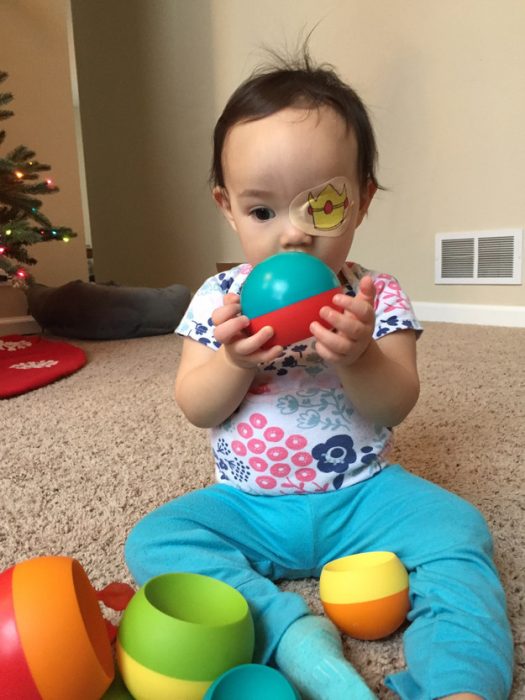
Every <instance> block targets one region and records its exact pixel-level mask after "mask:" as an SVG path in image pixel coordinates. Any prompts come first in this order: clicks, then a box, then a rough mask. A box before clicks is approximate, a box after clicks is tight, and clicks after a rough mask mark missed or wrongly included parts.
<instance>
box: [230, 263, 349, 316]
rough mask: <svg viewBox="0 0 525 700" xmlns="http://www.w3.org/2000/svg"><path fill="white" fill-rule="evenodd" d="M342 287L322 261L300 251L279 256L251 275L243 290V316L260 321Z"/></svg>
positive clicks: (262, 264)
mask: <svg viewBox="0 0 525 700" xmlns="http://www.w3.org/2000/svg"><path fill="white" fill-rule="evenodd" d="M338 286H339V280H338V279H337V275H336V274H335V273H334V271H333V270H332V269H331V268H329V267H328V265H326V264H325V263H324V262H323V261H322V260H319V258H314V257H313V255H309V254H308V253H299V252H296V251H293V252H289V253H277V255H272V256H271V257H270V258H267V259H266V260H263V261H262V262H261V263H259V264H258V265H256V266H255V267H254V268H253V270H252V271H251V272H250V274H249V275H248V277H247V278H246V281H245V283H244V285H243V287H242V290H241V309H242V313H243V314H245V315H246V316H248V318H257V317H258V316H262V315H264V314H267V313H271V312H272V311H275V310H277V309H281V308H283V307H285V306H290V305H291V304H296V303H297V302H300V301H303V300H304V299H308V298H309V297H312V296H315V295H317V294H321V293H322V292H327V291H329V290H331V289H334V287H338Z"/></svg>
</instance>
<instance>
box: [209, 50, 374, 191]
mask: <svg viewBox="0 0 525 700" xmlns="http://www.w3.org/2000/svg"><path fill="white" fill-rule="evenodd" d="M275 58H276V61H277V62H276V64H275V65H272V66H269V67H264V68H262V69H258V70H256V71H255V72H254V73H253V74H252V75H251V76H250V77H249V78H248V79H247V80H245V81H244V82H243V83H242V84H241V85H240V86H239V87H238V88H237V89H236V90H235V92H234V93H233V94H232V96H231V97H230V99H229V100H228V102H227V104H226V106H225V108H224V111H223V113H222V114H221V116H220V117H219V119H218V121H217V124H216V125H215V131H214V134H213V161H212V167H211V173H210V182H211V184H212V186H218V187H224V184H225V183H224V172H223V168H222V151H223V148H224V141H225V139H226V135H227V133H228V131H229V130H230V129H231V128H232V127H233V126H234V125H235V124H238V123H241V122H250V121H256V120H258V119H262V118H263V117H267V116H269V115H271V114H275V113H276V112H278V111H280V110H282V109H285V108H286V107H294V106H300V107H306V108H314V109H316V108H317V109H318V108H319V107H322V106H328V107H332V109H334V110H335V111H336V112H337V113H338V114H340V115H341V117H342V118H343V119H344V121H345V123H346V125H347V128H348V129H353V131H354V134H355V137H356V140H357V146H358V177H359V184H360V187H361V189H362V190H364V189H365V188H366V186H367V185H368V183H369V182H372V183H373V184H374V185H375V186H376V187H379V184H378V182H377V177H376V165H377V146H376V140H375V136H374V130H373V128H372V124H371V121H370V117H369V116H368V112H367V110H366V107H365V105H364V104H363V102H362V100H361V98H360V97H359V95H358V94H357V93H356V92H355V91H354V90H353V89H352V88H351V87H350V86H349V85H347V84H346V83H345V82H343V81H342V80H341V78H340V77H339V76H338V74H337V73H336V71H335V69H334V68H333V66H331V65H328V64H323V65H314V64H313V62H312V60H311V58H310V56H309V54H308V50H307V48H304V49H303V53H302V56H301V57H300V58H299V59H292V60H288V59H285V58H281V57H279V56H277V55H276V56H275Z"/></svg>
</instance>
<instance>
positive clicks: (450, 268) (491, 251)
mask: <svg viewBox="0 0 525 700" xmlns="http://www.w3.org/2000/svg"><path fill="white" fill-rule="evenodd" d="M522 239H523V229H502V230H501V231H480V232H477V233H471V232H468V233H438V234H436V272H435V282H436V284H521V276H522V275H521V269H522V263H521V252H522Z"/></svg>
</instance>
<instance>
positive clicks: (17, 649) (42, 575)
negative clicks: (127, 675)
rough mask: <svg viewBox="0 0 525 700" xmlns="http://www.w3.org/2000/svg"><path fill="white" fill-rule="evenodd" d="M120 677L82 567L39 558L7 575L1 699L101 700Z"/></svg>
mask: <svg viewBox="0 0 525 700" xmlns="http://www.w3.org/2000/svg"><path fill="white" fill-rule="evenodd" d="M113 677H114V665H113V658H112V653H111V645H110V642H109V637H108V634H107V631H106V626H105V623H104V619H103V617H102V614H101V612H100V608H99V604H98V600H97V597H96V593H95V591H94V589H93V587H92V586H91V583H90V582H89V579H88V577H87V575H86V573H85V571H84V569H83V568H82V566H81V565H80V564H79V562H78V561H76V560H75V559H71V558H69V557H53V556H50V557H37V558H35V559H29V560H27V561H24V562H21V563H19V564H16V565H15V566H13V567H11V568H10V569H7V570H6V571H4V572H3V573H1V574H0V678H1V679H2V681H1V686H2V687H1V689H0V691H1V692H0V694H1V695H2V697H6V698H24V700H71V698H82V700H99V698H101V697H102V695H103V694H104V692H105V691H106V689H107V688H108V687H109V686H110V684H111V682H112V680H113Z"/></svg>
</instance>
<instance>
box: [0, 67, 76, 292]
mask: <svg viewBox="0 0 525 700" xmlns="http://www.w3.org/2000/svg"><path fill="white" fill-rule="evenodd" d="M6 78H7V73H4V72H3V71H0V83H2V82H3V81H4V80H5V79H6ZM12 99H13V96H12V95H11V94H10V93H1V92H0V120H3V119H8V118H9V117H12V116H13V112H11V111H10V110H7V109H4V106H5V105H7V104H8V103H9V102H11V100H12ZM4 139H5V131H0V145H2V143H3V142H4ZM34 156H35V154H34V152H33V151H31V150H29V149H28V148H26V146H18V147H16V148H14V149H13V150H12V151H10V152H9V153H7V154H6V155H5V157H3V156H0V274H3V276H4V277H7V278H8V279H9V280H10V281H11V282H12V284H14V285H16V286H22V287H25V286H27V285H28V284H31V283H32V282H33V277H32V275H31V274H30V273H29V271H28V270H27V267H30V266H31V265H34V264H35V263H36V262H37V261H36V259H35V258H34V257H32V256H30V255H29V253H28V251H27V249H28V248H29V247H30V246H32V245H33V244H34V243H42V242H46V241H61V242H62V241H63V242H65V243H68V242H69V241H70V240H71V238H74V237H75V236H76V235H77V234H76V233H75V232H74V231H72V230H71V229H70V228H66V227H61V226H53V224H52V223H51V221H50V220H49V219H48V218H47V216H45V214H44V213H43V212H42V211H41V207H42V202H41V201H40V199H38V197H39V195H44V194H52V193H54V192H58V191H59V189H58V187H57V186H56V185H55V183H54V181H53V180H52V179H51V178H46V179H43V180H41V179H40V173H41V172H43V171H46V170H50V166H49V165H45V164H43V163H39V162H38V161H37V160H34Z"/></svg>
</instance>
